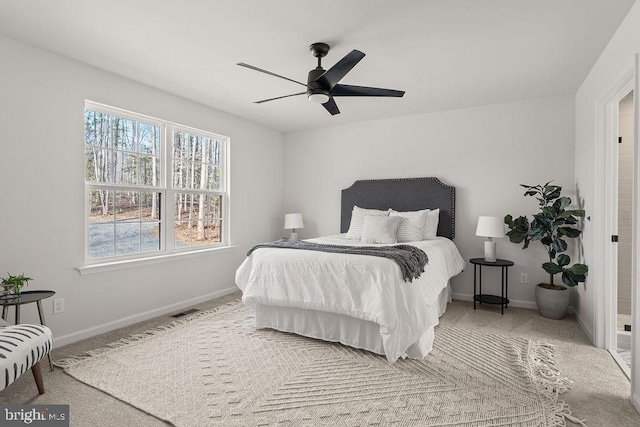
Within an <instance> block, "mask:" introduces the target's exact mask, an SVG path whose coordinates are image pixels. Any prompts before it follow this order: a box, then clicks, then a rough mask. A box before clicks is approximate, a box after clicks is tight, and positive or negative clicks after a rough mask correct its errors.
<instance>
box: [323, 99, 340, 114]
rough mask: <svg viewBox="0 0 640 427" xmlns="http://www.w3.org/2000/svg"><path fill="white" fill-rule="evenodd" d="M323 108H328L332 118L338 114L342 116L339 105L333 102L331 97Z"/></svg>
mask: <svg viewBox="0 0 640 427" xmlns="http://www.w3.org/2000/svg"><path fill="white" fill-rule="evenodd" d="M322 106H323V107H324V108H326V109H327V111H328V112H329V113H331V115H332V116H335V115H336V114H340V110H339V109H338V104H336V101H334V100H333V97H330V98H329V100H328V101H327V102H325V103H324V104H322Z"/></svg>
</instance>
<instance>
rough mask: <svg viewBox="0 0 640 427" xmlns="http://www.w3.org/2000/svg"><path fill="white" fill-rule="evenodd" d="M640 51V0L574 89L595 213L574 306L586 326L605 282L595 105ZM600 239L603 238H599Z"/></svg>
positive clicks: (581, 183)
mask: <svg viewBox="0 0 640 427" xmlns="http://www.w3.org/2000/svg"><path fill="white" fill-rule="evenodd" d="M639 51H640V4H638V3H636V4H635V5H634V6H633V7H632V9H631V10H630V11H629V14H628V15H627V17H626V18H625V20H624V21H623V23H622V24H621V26H620V28H618V31H617V32H616V34H615V35H614V37H613V38H612V39H611V41H610V42H609V44H608V45H607V47H606V49H605V50H604V51H603V53H602V55H601V56H600V58H599V59H598V61H597V62H596V64H595V65H594V67H593V68H592V69H591V71H590V73H589V75H588V76H587V78H586V79H585V81H584V82H583V84H582V86H581V87H580V89H579V90H578V92H577V94H576V100H575V103H576V153H575V158H576V186H578V187H579V188H580V193H581V194H582V195H583V196H584V200H585V209H586V210H587V214H589V213H591V214H592V215H593V221H592V224H591V226H590V227H587V228H586V229H585V232H584V240H583V243H584V257H585V261H586V262H587V264H589V265H590V267H591V269H590V272H589V278H588V281H587V283H586V284H585V286H580V289H579V301H578V304H577V306H576V309H577V310H578V312H579V313H580V318H581V319H582V322H583V325H584V327H585V328H586V329H587V330H588V331H589V332H590V333H591V334H592V335H594V334H595V332H596V313H595V310H596V307H595V304H596V293H597V290H598V287H601V286H602V284H603V281H604V280H605V279H604V275H603V268H604V264H603V262H604V261H603V260H601V258H602V255H603V252H602V250H603V249H602V247H601V246H602V245H605V244H610V243H609V242H606V241H603V240H602V235H604V234H603V233H600V234H601V235H600V236H599V235H598V230H601V231H602V230H604V228H603V227H604V224H603V222H604V208H603V206H602V204H603V201H604V194H605V193H604V191H605V188H604V184H605V183H604V176H603V175H604V174H603V173H602V172H600V173H594V170H597V171H601V170H602V166H601V165H602V162H603V158H604V156H605V146H604V131H603V126H604V118H602V120H601V121H602V123H598V114H597V107H598V105H600V104H601V103H603V102H604V101H605V100H606V98H607V97H609V96H610V95H611V94H612V91H613V90H614V89H615V87H616V86H617V85H618V84H619V83H620V82H621V81H622V80H623V79H624V77H625V76H626V75H627V74H628V73H629V71H630V70H632V69H633V63H634V55H635V53H636V52H639ZM598 239H600V240H598Z"/></svg>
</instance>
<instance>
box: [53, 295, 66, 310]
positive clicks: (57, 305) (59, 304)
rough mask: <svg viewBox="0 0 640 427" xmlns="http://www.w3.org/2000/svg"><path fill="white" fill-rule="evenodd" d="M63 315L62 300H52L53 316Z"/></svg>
mask: <svg viewBox="0 0 640 427" xmlns="http://www.w3.org/2000/svg"><path fill="white" fill-rule="evenodd" d="M60 313H64V298H58V299H54V300H53V314H60Z"/></svg>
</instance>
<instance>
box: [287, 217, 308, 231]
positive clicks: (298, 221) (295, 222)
mask: <svg viewBox="0 0 640 427" xmlns="http://www.w3.org/2000/svg"><path fill="white" fill-rule="evenodd" d="M295 228H304V223H303V222H302V214H300V213H290V214H286V215H285V216H284V229H285V230H291V229H295Z"/></svg>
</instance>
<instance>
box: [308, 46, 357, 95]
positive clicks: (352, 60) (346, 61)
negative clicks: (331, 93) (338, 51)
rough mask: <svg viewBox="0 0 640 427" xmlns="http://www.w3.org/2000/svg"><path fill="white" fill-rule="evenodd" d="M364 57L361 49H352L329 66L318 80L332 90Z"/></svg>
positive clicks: (324, 86)
mask: <svg viewBox="0 0 640 427" xmlns="http://www.w3.org/2000/svg"><path fill="white" fill-rule="evenodd" d="M362 58H364V53H362V52H360V51H359V50H355V49H354V50H352V51H351V52H349V53H348V54H347V55H346V56H345V57H344V58H342V59H341V60H340V61H338V62H337V63H336V65H334V66H333V67H331V68H329V69H328V70H327V71H326V72H325V73H324V74H323V75H321V76H320V77H318V78H317V79H316V82H318V83H320V85H321V86H322V87H323V88H325V89H327V90H331V89H333V87H334V86H335V85H337V84H338V82H339V81H340V80H342V78H343V77H344V76H345V75H346V74H347V73H348V72H349V71H351V69H352V68H353V67H355V66H356V64H357V63H358V62H360V60H361V59H362Z"/></svg>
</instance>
